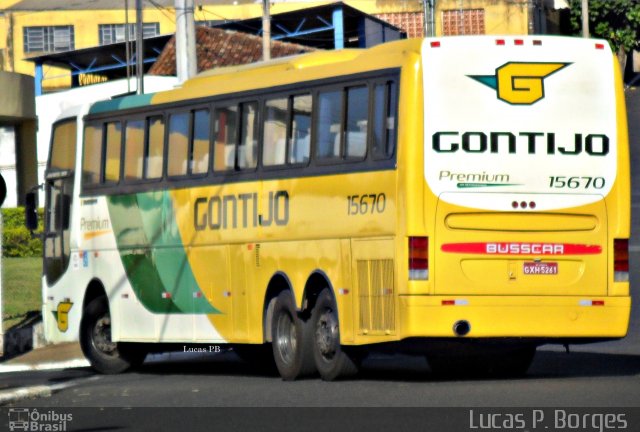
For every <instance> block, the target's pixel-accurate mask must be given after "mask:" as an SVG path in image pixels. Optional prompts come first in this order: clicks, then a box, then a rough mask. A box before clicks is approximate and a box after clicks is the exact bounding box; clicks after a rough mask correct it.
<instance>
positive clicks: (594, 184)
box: [549, 176, 605, 189]
mask: <svg viewBox="0 0 640 432" xmlns="http://www.w3.org/2000/svg"><path fill="white" fill-rule="evenodd" d="M604 185H605V180H604V177H566V176H552V177H549V187H550V188H554V189H590V188H591V189H603V188H604Z"/></svg>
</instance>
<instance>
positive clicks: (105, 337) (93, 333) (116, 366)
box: [80, 297, 146, 374]
mask: <svg viewBox="0 0 640 432" xmlns="http://www.w3.org/2000/svg"><path fill="white" fill-rule="evenodd" d="M80 347H81V348H82V352H83V353H84V356H85V357H86V358H87V360H89V363H91V366H92V367H93V368H94V369H95V370H97V371H98V372H100V373H103V374H117V373H120V372H124V371H126V370H127V369H130V368H132V367H136V366H139V365H141V364H142V362H143V361H144V358H145V357H146V352H145V351H144V350H143V349H141V347H140V346H136V344H127V343H117V342H113V341H112V340H111V315H110V314H109V305H108V304H107V300H106V299H105V298H103V297H100V298H96V299H93V300H91V302H89V304H88V305H87V307H86V308H85V309H84V312H83V315H82V320H81V321H80Z"/></svg>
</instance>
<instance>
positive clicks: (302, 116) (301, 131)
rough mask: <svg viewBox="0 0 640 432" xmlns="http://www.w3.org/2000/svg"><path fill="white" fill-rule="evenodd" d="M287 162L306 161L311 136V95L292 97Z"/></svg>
mask: <svg viewBox="0 0 640 432" xmlns="http://www.w3.org/2000/svg"><path fill="white" fill-rule="evenodd" d="M290 130H291V132H290V133H291V136H290V137H289V163H292V164H297V163H307V162H308V161H309V148H310V137H311V95H300V96H294V97H293V113H292V118H291V129H290Z"/></svg>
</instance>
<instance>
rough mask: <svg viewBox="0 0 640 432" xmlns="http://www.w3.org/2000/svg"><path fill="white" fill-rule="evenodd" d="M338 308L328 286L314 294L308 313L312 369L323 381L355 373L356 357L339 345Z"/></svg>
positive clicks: (356, 369) (356, 367) (356, 366)
mask: <svg viewBox="0 0 640 432" xmlns="http://www.w3.org/2000/svg"><path fill="white" fill-rule="evenodd" d="M337 309H338V308H337V307H336V303H335V300H334V299H333V296H332V295H331V292H330V291H329V290H328V289H323V290H322V292H320V295H318V299H317V301H316V305H315V308H314V311H313V314H312V323H313V332H314V344H313V356H314V359H315V362H316V368H317V369H318V372H319V373H320V376H321V377H322V379H323V380H325V381H333V380H335V379H338V378H340V377H347V376H351V375H355V374H356V373H358V363H359V361H358V358H357V356H356V355H355V352H354V353H348V352H346V351H345V347H342V346H341V345H340V327H339V325H338V310H337Z"/></svg>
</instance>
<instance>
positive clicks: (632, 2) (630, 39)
mask: <svg viewBox="0 0 640 432" xmlns="http://www.w3.org/2000/svg"><path fill="white" fill-rule="evenodd" d="M569 5H570V6H571V25H572V27H573V29H574V30H576V31H578V32H579V31H580V30H581V27H582V9H581V0H570V1H569ZM589 32H590V34H591V35H592V36H595V37H600V38H603V39H606V40H608V41H609V44H610V45H611V49H612V50H613V52H615V53H616V54H617V56H618V60H619V61H620V65H621V66H622V67H623V68H624V65H625V63H626V59H627V54H628V53H630V52H631V51H632V50H634V49H637V48H638V47H639V46H640V44H639V40H640V1H639V0H589Z"/></svg>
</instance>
